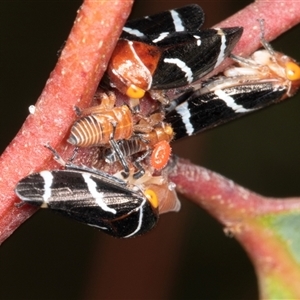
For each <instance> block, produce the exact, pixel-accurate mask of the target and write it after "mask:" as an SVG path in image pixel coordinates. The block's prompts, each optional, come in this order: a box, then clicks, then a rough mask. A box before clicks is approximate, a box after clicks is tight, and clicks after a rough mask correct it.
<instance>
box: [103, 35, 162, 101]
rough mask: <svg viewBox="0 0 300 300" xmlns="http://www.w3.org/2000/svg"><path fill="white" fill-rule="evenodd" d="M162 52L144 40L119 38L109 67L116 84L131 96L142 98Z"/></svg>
mask: <svg viewBox="0 0 300 300" xmlns="http://www.w3.org/2000/svg"><path fill="white" fill-rule="evenodd" d="M160 56H161V52H160V50H159V48H158V47H156V46H151V45H148V44H145V43H142V42H137V41H128V40H119V41H118V43H117V45H116V48H115V50H114V52H113V54H112V57H111V60H110V63H109V65H108V68H107V74H108V76H109V78H110V80H111V82H113V84H114V86H115V87H116V88H117V89H118V90H119V91H121V92H122V93H124V94H126V95H127V96H128V97H130V98H137V99H139V98H142V97H143V96H144V94H145V91H147V90H149V89H150V87H151V84H152V74H153V73H154V71H155V69H156V67H157V64H158V61H159V58H160Z"/></svg>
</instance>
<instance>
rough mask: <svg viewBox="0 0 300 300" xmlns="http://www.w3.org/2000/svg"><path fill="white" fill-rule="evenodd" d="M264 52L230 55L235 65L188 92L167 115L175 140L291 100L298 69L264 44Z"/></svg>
mask: <svg viewBox="0 0 300 300" xmlns="http://www.w3.org/2000/svg"><path fill="white" fill-rule="evenodd" d="M261 27H262V34H261V43H262V45H263V46H264V49H262V50H258V51H256V52H254V53H253V54H252V55H251V56H250V57H249V58H243V57H238V56H234V55H231V58H232V59H233V60H234V61H235V62H236V64H235V65H233V66H231V67H229V68H228V69H227V70H225V71H224V73H223V74H222V75H219V76H216V77H214V78H211V79H209V80H208V81H207V82H205V83H203V85H202V87H201V88H200V89H198V90H196V91H187V92H186V93H185V94H183V95H181V96H180V97H179V98H178V99H177V101H176V100H175V102H177V104H178V105H177V106H176V107H173V108H172V109H171V111H170V112H169V113H168V114H167V115H166V120H165V121H166V122H168V123H170V124H171V125H172V127H173V129H174V133H175V136H174V139H175V140H177V139H180V138H182V137H185V136H190V135H194V134H196V133H198V132H201V131H204V130H206V129H209V128H212V127H215V126H218V125H220V124H222V123H224V122H227V121H229V120H231V119H235V118H237V117H240V116H243V115H245V114H247V113H250V112H253V111H255V110H258V109H260V108H263V107H266V106H268V105H271V104H274V103H277V102H280V101H282V100H284V99H286V98H288V97H291V96H293V95H294V94H295V93H296V92H297V90H298V88H299V86H300V66H299V64H297V63H296V62H295V60H294V59H292V58H291V57H288V56H286V55H284V54H282V53H279V52H275V51H274V50H273V49H272V47H271V45H270V44H269V43H268V42H267V41H266V40H265V38H264V34H263V24H262V21H261Z"/></svg>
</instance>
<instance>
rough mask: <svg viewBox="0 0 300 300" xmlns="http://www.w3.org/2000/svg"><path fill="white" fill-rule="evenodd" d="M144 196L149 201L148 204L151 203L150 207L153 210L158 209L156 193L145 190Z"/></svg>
mask: <svg viewBox="0 0 300 300" xmlns="http://www.w3.org/2000/svg"><path fill="white" fill-rule="evenodd" d="M144 193H145V196H146V197H147V199H148V200H149V202H150V203H151V205H152V206H153V207H154V208H157V207H158V198H157V195H156V193H155V192H154V191H153V190H146V191H145V192H144Z"/></svg>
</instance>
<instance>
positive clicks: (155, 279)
mask: <svg viewBox="0 0 300 300" xmlns="http://www.w3.org/2000/svg"><path fill="white" fill-rule="evenodd" d="M250 2H251V1H241V0H239V1H234V0H226V1H225V0H223V1H222V0H214V1H211V0H210V1H201V2H200V1H197V0H194V1H189V0H185V1H184V0H181V1H179V0H176V1H175V0H172V1H171V0H170V1H167V0H159V1H158V0H152V1H142V0H138V1H136V3H135V6H134V9H133V12H132V16H133V17H141V16H144V15H149V14H153V13H156V12H160V11H163V10H166V9H171V8H175V7H179V6H183V5H185V4H189V3H198V4H200V5H201V6H202V7H203V9H204V11H205V12H206V22H205V27H210V26H212V25H214V24H216V23H217V22H219V21H221V20H222V19H224V18H225V17H228V16H230V15H231V14H233V13H235V12H237V11H238V10H239V9H241V8H243V7H244V6H245V5H247V4H249V3H250ZM0 5H1V9H0V22H1V25H0V34H1V41H2V42H1V47H0V50H1V54H0V59H1V68H0V70H1V71H0V74H1V84H0V88H1V95H2V96H1V98H2V101H1V107H2V109H1V112H2V115H1V117H0V131H1V143H0V147H1V152H2V151H3V150H4V149H5V147H6V146H7V145H8V144H9V142H10V141H11V140H12V138H13V137H14V136H15V134H16V133H17V131H18V130H19V128H20V126H21V125H22V123H23V121H24V120H25V118H26V116H27V115H28V106H29V105H31V104H34V103H35V101H36V99H37V98H38V96H39V95H40V93H41V91H42V89H43V87H44V85H45V82H46V80H47V78H48V75H49V73H50V72H51V71H52V69H53V68H54V66H55V63H56V61H57V53H58V51H59V50H60V49H61V48H62V46H63V44H64V41H65V40H66V38H67V36H68V33H69V32H70V29H71V27H72V24H73V21H74V19H75V16H76V11H77V9H78V8H79V6H80V5H81V1H77V0H72V1H21V0H19V1H16V0H10V1H1V3H0ZM266 26H268V24H266ZM299 34H300V27H299V26H298V27H297V28H294V29H293V30H290V31H289V32H287V33H286V34H284V35H283V36H281V37H280V38H279V39H278V40H276V41H275V42H273V43H272V44H273V46H274V48H275V49H276V50H278V51H282V52H284V53H286V54H288V55H290V56H292V57H294V58H296V59H297V60H298V61H300V46H299V43H295V40H298V39H299ZM299 111H300V95H298V96H296V97H294V98H293V99H291V100H290V101H287V102H286V103H283V104H281V105H278V106H275V107H271V108H268V109H266V110H263V111H261V112H259V113H256V114H253V115H250V116H248V117H245V118H242V119H240V120H238V121H236V122H233V123H230V124H228V125H224V126H220V127H219V128H216V129H214V130H211V131H209V132H207V133H203V134H200V135H199V136H196V137H193V138H189V139H185V140H183V141H179V142H176V143H175V144H174V148H173V149H174V150H173V151H174V152H175V153H176V154H178V155H180V156H182V157H185V158H189V159H190V160H192V161H193V162H194V163H197V164H199V165H202V166H205V167H207V168H209V169H211V170H214V171H216V172H219V173H221V174H222V175H224V176H226V177H228V178H230V179H233V180H234V181H236V182H237V183H239V184H241V185H243V186H245V187H247V188H249V189H251V190H253V191H255V192H257V193H260V194H263V195H267V196H274V197H289V196H299V195H300V184H299V176H300V170H299V167H298V166H300V156H299V152H300V140H299V131H300V121H299V117H298V112H299ZM181 200H182V209H181V211H180V212H179V213H170V214H166V215H162V217H161V219H160V221H159V224H158V226H157V227H156V228H155V230H153V231H152V232H150V233H149V234H147V235H145V236H142V237H139V238H135V239H131V240H117V239H114V238H111V237H109V236H106V235H105V234H103V233H101V232H99V231H97V230H95V229H93V228H91V227H88V226H84V225H82V224H79V223H76V222H74V221H70V220H68V219H65V218H63V217H60V216H59V215H56V214H53V213H51V212H50V211H47V210H41V211H39V212H38V213H36V214H35V215H34V216H33V217H32V218H31V219H29V220H28V221H27V222H26V223H25V224H23V225H22V226H21V227H20V228H19V229H18V230H17V231H16V232H15V233H14V234H13V235H12V236H11V237H10V238H9V239H8V240H7V241H6V242H5V243H4V244H3V245H2V246H1V247H0V282H1V285H0V298H1V299H25V298H26V299H256V298H257V297H258V291H257V283H256V278H255V274H254V270H253V267H252V265H251V262H250V261H249V259H248V258H247V255H246V254H245V252H244V251H243V249H242V248H241V247H240V246H239V244H238V243H237V242H236V241H235V240H234V239H233V238H228V237H226V236H225V234H224V232H223V228H222V226H221V225H220V224H219V223H217V222H216V221H215V220H214V219H213V218H212V217H210V216H209V215H208V214H207V213H206V212H205V211H203V210H202V209H200V208H199V207H197V206H196V205H194V204H193V203H191V202H190V201H188V200H186V199H183V198H182V197H181Z"/></svg>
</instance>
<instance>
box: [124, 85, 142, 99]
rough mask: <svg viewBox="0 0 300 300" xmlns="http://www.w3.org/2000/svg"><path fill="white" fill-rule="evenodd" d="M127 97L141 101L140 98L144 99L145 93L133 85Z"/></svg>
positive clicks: (127, 92) (128, 90) (129, 88)
mask: <svg viewBox="0 0 300 300" xmlns="http://www.w3.org/2000/svg"><path fill="white" fill-rule="evenodd" d="M126 95H127V96H128V97H130V98H134V99H140V98H142V97H144V95H145V91H144V90H143V89H141V88H139V87H137V86H135V85H133V84H131V85H130V86H129V87H128V89H127V91H126Z"/></svg>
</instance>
